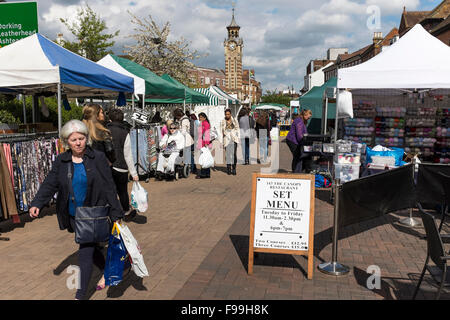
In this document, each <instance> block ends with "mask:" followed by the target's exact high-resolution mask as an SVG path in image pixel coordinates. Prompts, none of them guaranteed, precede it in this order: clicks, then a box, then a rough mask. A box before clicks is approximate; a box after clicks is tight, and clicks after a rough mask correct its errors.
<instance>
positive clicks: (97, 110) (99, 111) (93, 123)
mask: <svg viewBox="0 0 450 320" xmlns="http://www.w3.org/2000/svg"><path fill="white" fill-rule="evenodd" d="M83 122H84V123H85V124H86V126H87V128H88V130H89V137H90V138H91V140H92V149H95V150H98V151H101V152H103V153H104V154H105V155H106V158H107V159H108V162H109V165H111V164H113V163H114V161H116V154H115V152H114V146H113V144H112V137H111V132H109V130H108V129H106V128H105V126H104V125H103V123H104V122H105V113H104V112H103V108H102V107H101V106H100V105H98V104H88V105H86V106H84V107H83Z"/></svg>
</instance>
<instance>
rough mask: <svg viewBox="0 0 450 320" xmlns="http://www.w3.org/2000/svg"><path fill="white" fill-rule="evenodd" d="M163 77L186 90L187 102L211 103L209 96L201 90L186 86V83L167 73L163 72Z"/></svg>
mask: <svg viewBox="0 0 450 320" xmlns="http://www.w3.org/2000/svg"><path fill="white" fill-rule="evenodd" d="M161 78H163V79H164V80H166V81H168V82H170V83H173V84H174V85H176V86H177V87H179V88H182V89H183V90H185V93H186V94H185V100H186V103H189V104H201V103H209V98H208V97H207V96H205V95H204V94H201V93H200V92H197V91H195V90H194V89H191V88H189V87H187V86H185V85H184V84H182V83H181V82H179V81H178V80H176V79H174V78H172V77H171V76H170V75H168V74H167V73H165V74H163V75H162V76H161ZM181 103H183V102H181Z"/></svg>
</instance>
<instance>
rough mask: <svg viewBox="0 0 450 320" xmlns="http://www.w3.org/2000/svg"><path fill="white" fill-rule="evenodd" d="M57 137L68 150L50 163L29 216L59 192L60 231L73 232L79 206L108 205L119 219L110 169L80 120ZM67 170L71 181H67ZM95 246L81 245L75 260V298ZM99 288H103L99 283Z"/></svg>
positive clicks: (84, 286)
mask: <svg viewBox="0 0 450 320" xmlns="http://www.w3.org/2000/svg"><path fill="white" fill-rule="evenodd" d="M60 137H61V140H62V142H63V145H64V147H65V149H66V150H67V151H66V152H64V153H61V154H60V155H59V156H58V157H57V158H56V160H55V161H54V162H53V165H52V170H51V171H50V172H49V174H48V176H47V177H46V178H45V180H44V182H43V183H42V185H41V186H40V188H39V190H38V192H37V194H36V196H35V198H34V200H33V201H32V202H31V209H30V216H31V217H32V218H36V217H38V216H39V212H40V210H41V209H42V208H43V207H44V206H45V205H46V204H47V203H48V202H49V201H50V200H51V199H52V197H53V195H54V194H55V193H58V196H57V199H56V213H57V217H58V223H59V228H60V229H61V230H65V229H67V230H68V231H69V232H74V231H75V212H76V208H77V207H81V206H83V207H94V206H106V205H110V210H109V216H110V218H111V220H112V221H113V222H114V221H118V220H120V219H121V218H122V216H123V211H122V208H121V205H120V202H119V200H118V199H117V192H116V188H115V186H114V180H113V177H112V173H111V169H110V167H109V166H108V162H107V160H106V156H105V154H104V153H103V152H100V151H97V150H93V149H92V148H91V147H90V146H89V145H90V144H91V140H90V137H89V133H88V128H87V127H86V125H85V124H84V123H83V122H81V121H79V120H70V121H69V122H67V123H66V124H65V125H64V126H63V127H62V129H61V135H60ZM69 167H70V170H71V173H72V181H69V178H68V172H69ZM69 183H71V184H72V188H73V195H74V199H69V192H70V191H69V189H70V188H69ZM105 186H108V187H107V188H105ZM69 200H70V201H69ZM96 247H97V244H96V243H87V244H80V247H79V251H78V261H79V267H80V275H81V277H80V280H81V281H80V288H79V289H78V290H77V293H76V295H75V299H78V300H79V299H84V298H85V294H86V289H87V287H88V283H89V280H90V278H91V273H92V265H93V256H94V252H95V249H96ZM103 259H104V257H103ZM103 280H104V279H103ZM99 286H100V287H102V284H101V283H100V284H99ZM102 288H104V284H103V287H102Z"/></svg>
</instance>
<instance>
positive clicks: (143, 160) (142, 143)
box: [130, 129, 149, 174]
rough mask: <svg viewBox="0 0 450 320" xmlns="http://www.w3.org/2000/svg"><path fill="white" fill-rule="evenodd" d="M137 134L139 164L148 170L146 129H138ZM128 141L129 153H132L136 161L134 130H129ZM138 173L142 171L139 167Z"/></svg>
mask: <svg viewBox="0 0 450 320" xmlns="http://www.w3.org/2000/svg"><path fill="white" fill-rule="evenodd" d="M138 131H139V136H138V145H139V164H140V165H141V166H142V167H143V168H144V169H143V170H145V171H147V170H148V166H149V163H148V157H147V149H148V142H147V130H144V129H138ZM130 143H131V153H132V154H133V161H134V163H136V162H137V161H136V159H137V157H136V130H134V129H133V130H131V131H130ZM138 170H139V172H138V174H143V173H142V168H140V167H139V169H138Z"/></svg>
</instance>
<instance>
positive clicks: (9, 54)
mask: <svg viewBox="0 0 450 320" xmlns="http://www.w3.org/2000/svg"><path fill="white" fill-rule="evenodd" d="M57 85H63V91H64V93H65V94H67V96H71V97H77V96H90V97H93V96H104V95H106V94H109V95H112V94H113V93H114V94H115V95H116V96H117V92H133V91H134V84H133V78H131V77H128V76H125V75H123V74H120V73H117V72H114V71H112V70H110V69H108V68H105V67H103V66H100V65H98V64H96V63H95V62H92V61H90V60H88V59H85V58H83V57H81V56H79V55H77V54H75V53H73V52H71V51H69V50H66V49H64V48H63V47H61V46H59V45H57V44H55V43H54V42H52V41H51V40H49V39H47V38H45V37H44V36H42V35H41V34H39V33H37V34H34V35H32V36H29V37H27V38H24V39H21V40H19V41H16V42H14V43H12V44H10V45H8V46H6V47H3V48H0V90H4V91H8V90H9V91H10V92H16V93H25V94H38V93H40V92H57ZM5 89H6V90H5Z"/></svg>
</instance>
